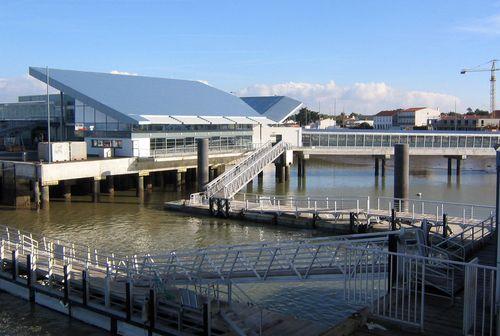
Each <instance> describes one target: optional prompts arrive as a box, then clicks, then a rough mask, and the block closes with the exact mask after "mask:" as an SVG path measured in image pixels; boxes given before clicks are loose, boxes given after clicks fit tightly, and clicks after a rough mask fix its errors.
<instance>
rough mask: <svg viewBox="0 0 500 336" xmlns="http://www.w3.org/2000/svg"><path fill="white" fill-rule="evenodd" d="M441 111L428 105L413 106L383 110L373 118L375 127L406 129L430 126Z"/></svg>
mask: <svg viewBox="0 0 500 336" xmlns="http://www.w3.org/2000/svg"><path fill="white" fill-rule="evenodd" d="M440 115H441V113H440V112H439V110H435V109H432V108H428V107H411V108H408V109H397V110H391V111H381V112H379V113H377V114H376V115H375V116H374V118H373V121H374V123H373V127H374V128H375V129H406V130H411V129H414V128H415V127H424V126H428V125H430V123H431V120H435V119H439V117H440Z"/></svg>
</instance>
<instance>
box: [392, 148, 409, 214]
mask: <svg viewBox="0 0 500 336" xmlns="http://www.w3.org/2000/svg"><path fill="white" fill-rule="evenodd" d="M409 180H410V155H409V147H408V144H396V145H395V146H394V198H395V199H397V198H403V199H407V198H408V196H409ZM394 203H395V204H394V207H395V208H396V210H397V211H404V210H407V207H408V204H407V202H402V203H401V209H399V202H397V201H396V200H395V201H394Z"/></svg>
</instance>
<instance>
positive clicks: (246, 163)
mask: <svg viewBox="0 0 500 336" xmlns="http://www.w3.org/2000/svg"><path fill="white" fill-rule="evenodd" d="M289 148H290V145H289V144H287V143H285V142H283V141H280V142H278V143H276V144H274V145H273V143H271V142H270V141H268V142H266V143H265V144H263V145H262V146H260V147H259V148H257V149H256V150H255V151H254V152H253V153H251V154H250V155H248V156H246V157H245V158H244V159H243V160H241V161H240V162H238V163H237V164H236V165H235V166H234V167H232V168H231V169H229V170H228V171H226V172H224V173H223V174H221V175H220V176H218V177H217V178H216V179H214V180H213V181H211V182H210V183H208V184H207V186H206V190H205V191H204V192H201V193H195V194H192V195H191V197H190V202H191V203H192V204H200V203H202V202H203V201H206V200H208V199H211V198H219V199H226V200H227V199H230V198H232V197H233V196H234V195H235V194H236V193H237V192H238V191H240V190H241V188H243V187H244V186H245V185H246V184H247V183H248V182H250V181H251V180H252V179H254V178H255V177H256V176H257V175H258V174H259V173H260V172H261V171H262V170H263V169H264V167H266V166H267V165H268V164H270V163H272V162H273V161H274V160H276V159H277V158H278V157H279V156H280V155H282V154H283V153H284V152H285V151H286V150H287V149H289Z"/></svg>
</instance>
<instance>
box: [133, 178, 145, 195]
mask: <svg viewBox="0 0 500 336" xmlns="http://www.w3.org/2000/svg"><path fill="white" fill-rule="evenodd" d="M135 195H136V196H137V197H139V198H141V199H143V198H144V176H143V175H140V174H138V175H137V186H136V191H135Z"/></svg>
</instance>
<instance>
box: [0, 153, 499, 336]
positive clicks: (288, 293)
mask: <svg viewBox="0 0 500 336" xmlns="http://www.w3.org/2000/svg"><path fill="white" fill-rule="evenodd" d="M391 163H392V162H391V161H388V164H387V167H386V176H385V177H381V176H379V177H375V176H374V169H373V159H368V158H367V159H362V158H356V159H354V158H353V159H345V158H342V159H341V158H332V157H329V158H323V159H314V160H313V159H311V160H308V161H307V173H306V174H307V177H306V178H305V179H302V180H301V181H299V179H298V178H297V175H296V167H292V172H291V179H290V180H289V181H287V182H284V183H280V184H277V183H276V182H275V177H274V166H272V165H270V166H268V167H267V168H266V170H265V172H264V183H263V185H262V187H260V188H259V186H258V185H257V181H256V180H255V181H254V183H253V188H252V192H253V193H262V194H268V195H269V194H279V195H284V194H295V195H309V196H319V195H323V196H332V197H333V196H337V197H339V196H344V197H349V196H371V197H376V196H389V197H390V196H392V192H393V189H392V188H393V171H392V166H391ZM410 163H411V167H412V169H411V173H410V174H411V176H410V195H412V196H414V195H417V194H419V195H422V196H421V197H422V198H423V199H433V200H447V201H454V202H463V203H475V204H487V205H491V204H494V197H495V184H496V175H495V174H494V173H495V163H494V159H493V158H480V159H473V158H468V159H467V160H464V161H462V172H461V175H460V176H456V175H452V176H448V175H447V170H446V165H447V161H446V159H444V158H426V157H423V158H416V157H412V158H411V159H410ZM243 191H245V190H243ZM189 192H190V191H189V190H187V191H184V192H163V191H157V190H155V191H153V192H152V193H149V194H147V196H146V199H145V202H144V204H140V203H139V202H138V199H137V198H136V197H135V191H133V190H130V191H123V192H117V193H116V195H115V196H114V197H109V196H106V195H103V196H102V197H101V202H100V203H97V204H94V203H92V202H90V196H74V197H73V199H72V202H64V200H63V199H60V200H53V201H52V202H51V204H50V209H49V210H40V211H38V212H37V211H32V210H20V209H14V208H9V207H3V208H1V209H0V219H1V221H0V223H1V224H3V225H8V226H12V227H15V228H19V229H23V230H27V231H32V232H35V233H40V234H43V235H46V236H50V237H54V238H60V239H65V240H70V241H75V240H76V241H79V242H80V243H83V244H88V245H91V246H93V247H95V248H97V249H99V250H107V251H112V252H120V253H124V254H138V255H140V254H143V253H147V252H154V253H160V252H162V251H163V252H168V251H172V250H175V249H178V250H179V249H185V248H196V247H205V246H208V245H214V244H217V245H225V244H238V243H244V242H255V241H271V240H273V241H276V240H288V239H297V238H302V237H314V236H322V235H325V234H326V233H324V232H318V231H313V230H297V229H290V228H286V227H277V226H271V225H259V224H252V223H248V222H238V221H232V220H231V221H226V220H223V219H218V218H217V219H216V218H208V217H194V216H191V215H185V214H180V213H172V212H166V211H165V210H163V203H164V202H165V201H169V200H175V199H179V198H185V197H186V196H187V195H188V194H189ZM415 197H417V196H415ZM242 288H243V289H245V292H247V293H248V294H249V295H250V296H251V298H252V299H253V300H254V301H256V302H258V303H261V304H263V305H264V306H267V307H269V308H271V309H274V310H277V311H281V312H284V313H289V314H294V315H296V316H299V317H301V318H305V319H313V320H317V321H321V322H324V323H334V322H335V321H338V320H339V319H341V318H343V317H345V316H347V315H348V314H349V313H350V312H352V309H351V308H349V307H348V306H347V305H345V304H343V303H342V302H341V295H342V293H341V285H340V284H338V283H335V282H331V283H330V282H329V283H303V284H291V285H289V284H283V283H280V284H266V285H245V286H242ZM0 334H2V335H4V334H5V335H24V334H26V335H33V334H37V335H56V334H72V335H79V334H82V335H83V334H85V335H105V334H106V333H104V332H103V331H100V330H98V329H96V328H92V327H89V326H85V325H83V324H81V323H77V322H75V321H70V320H69V319H68V318H67V317H63V316H61V315H58V314H57V313H54V312H51V311H48V310H46V309H43V308H40V307H36V306H31V305H30V304H29V303H27V302H24V301H22V300H19V299H16V298H13V297H11V296H9V295H7V294H4V293H0Z"/></svg>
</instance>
